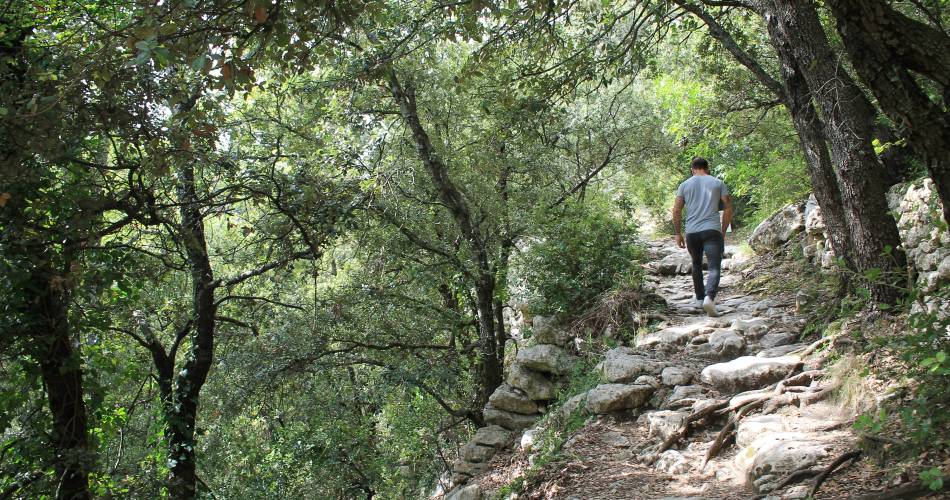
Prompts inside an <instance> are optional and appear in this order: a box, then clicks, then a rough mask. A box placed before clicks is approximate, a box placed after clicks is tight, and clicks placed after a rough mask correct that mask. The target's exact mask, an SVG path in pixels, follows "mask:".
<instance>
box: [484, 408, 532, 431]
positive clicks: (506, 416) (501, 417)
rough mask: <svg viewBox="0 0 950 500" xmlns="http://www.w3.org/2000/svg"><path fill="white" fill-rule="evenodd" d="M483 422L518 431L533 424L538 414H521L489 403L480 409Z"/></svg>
mask: <svg viewBox="0 0 950 500" xmlns="http://www.w3.org/2000/svg"><path fill="white" fill-rule="evenodd" d="M482 415H484V417H485V422H487V423H489V424H494V425H498V426H501V427H504V428H505V429H509V430H513V431H520V430H522V429H527V428H528V427H531V426H532V425H534V423H535V422H536V421H537V420H538V417H540V415H521V414H520V413H512V412H510V411H505V410H499V409H498V408H493V407H492V406H491V405H488V406H485V408H484V409H483V410H482Z"/></svg>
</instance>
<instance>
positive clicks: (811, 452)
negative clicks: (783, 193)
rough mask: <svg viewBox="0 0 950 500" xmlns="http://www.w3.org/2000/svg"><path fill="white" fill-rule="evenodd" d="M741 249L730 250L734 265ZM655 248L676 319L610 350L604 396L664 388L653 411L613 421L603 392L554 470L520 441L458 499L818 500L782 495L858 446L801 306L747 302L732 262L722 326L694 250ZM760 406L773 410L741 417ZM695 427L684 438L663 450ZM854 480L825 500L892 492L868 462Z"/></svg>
mask: <svg viewBox="0 0 950 500" xmlns="http://www.w3.org/2000/svg"><path fill="white" fill-rule="evenodd" d="M734 250H735V249H734V248H730V249H727V255H729V254H733V253H735V252H734ZM649 251H650V252H651V254H652V255H651V256H652V259H651V264H650V265H649V266H648V269H649V274H648V278H647V280H648V285H647V286H648V287H650V288H652V289H653V290H654V291H655V292H656V293H657V294H658V295H660V296H661V297H663V299H664V300H665V301H666V302H667V304H668V306H669V317H668V321H665V322H664V323H663V324H661V325H659V329H658V330H657V331H655V332H652V333H649V334H647V335H643V336H641V337H640V338H638V339H637V341H636V345H634V346H629V347H620V348H617V349H614V350H612V351H610V352H608V353H607V355H606V357H605V361H604V363H602V366H601V370H603V372H604V376H605V378H606V379H607V380H606V381H605V382H607V383H608V384H605V385H610V386H611V388H613V389H616V388H617V387H619V388H620V389H621V390H623V389H624V388H629V389H631V390H634V389H636V388H642V387H644V386H645V385H651V386H652V387H653V389H652V390H650V393H651V394H652V396H651V397H650V399H649V401H647V402H639V403H637V404H629V405H626V406H627V407H622V409H621V410H620V411H602V412H601V411H598V410H597V409H596V408H599V406H596V405H593V404H592V402H591V400H592V399H593V398H594V396H593V394H594V393H595V392H596V391H598V390H599V389H601V387H603V386H598V387H597V388H595V389H593V390H591V391H590V392H588V393H586V395H585V397H586V398H587V409H588V412H589V413H593V414H594V415H593V416H591V417H589V418H588V420H587V423H586V424H585V425H584V426H583V427H581V428H580V429H578V430H577V431H576V432H574V433H573V434H572V436H571V437H570V438H569V439H568V440H567V441H566V442H565V443H564V445H563V447H562V448H561V449H560V451H559V453H558V455H557V457H556V458H555V459H553V460H551V461H550V462H548V463H544V464H542V465H540V466H537V465H536V466H534V467H533V468H532V467H531V466H532V464H533V463H534V460H536V459H537V457H536V456H532V455H531V453H530V452H527V453H526V452H525V450H521V449H519V442H520V440H519V439H515V440H514V448H515V451H513V452H503V451H500V452H499V453H497V454H495V455H494V457H491V456H490V455H489V457H490V460H486V463H484V464H477V465H479V466H480V470H479V473H478V474H477V477H474V478H472V480H471V481H469V482H468V484H469V486H467V487H465V486H462V487H457V488H456V489H454V490H453V491H451V492H450V493H449V494H448V495H447V497H448V498H455V499H467V498H482V497H487V498H492V497H495V496H498V495H499V493H498V491H499V488H500V487H502V486H503V485H505V484H508V483H510V482H511V481H512V480H514V479H516V478H517V477H519V476H522V475H524V474H525V473H526V471H529V470H530V472H529V475H530V476H531V477H530V484H529V487H528V488H527V489H526V491H524V492H523V493H522V494H521V495H520V496H518V497H517V498H538V499H541V498H543V499H548V498H551V499H555V498H556V499H627V498H630V499H671V500H672V499H719V498H721V499H732V498H752V497H755V496H756V495H762V496H764V495H766V494H768V495H769V496H767V497H766V498H769V499H772V500H779V499H794V498H806V497H807V496H808V494H809V490H810V488H811V482H810V481H805V482H802V483H799V484H797V485H795V484H793V485H790V486H788V487H782V488H779V489H775V487H776V486H777V485H778V484H779V483H780V482H782V480H783V479H784V478H786V477H787V476H788V474H789V473H791V472H793V471H795V470H797V469H800V468H808V467H812V468H820V467H824V466H825V465H827V464H828V463H830V462H832V461H833V460H834V459H835V458H836V457H838V456H840V455H841V454H843V453H845V452H848V451H851V450H853V449H854V447H855V442H856V437H855V436H854V434H853V433H852V432H851V430H850V429H851V427H850V420H849V418H850V417H848V416H846V415H842V414H841V412H840V411H839V410H838V409H837V408H836V407H835V406H834V405H832V404H829V403H828V402H826V401H823V400H822V397H821V396H822V395H827V394H828V393H830V392H829V391H827V389H828V388H829V387H830V386H831V384H832V383H833V382H832V381H831V378H832V377H831V376H830V375H829V374H827V373H825V372H824V371H823V370H821V361H820V360H817V361H816V360H815V359H814V357H813V356H806V353H804V352H803V351H806V350H807V349H808V348H809V344H807V343H805V342H803V341H802V339H800V338H799V334H800V331H801V329H802V326H803V325H804V320H803V319H802V318H801V317H799V316H798V315H797V314H796V311H795V300H794V297H763V296H757V295H747V294H744V293H742V292H741V287H740V286H739V283H740V280H742V279H743V277H742V274H741V272H740V271H738V270H736V269H734V267H736V266H738V265H739V264H740V259H738V258H730V259H729V260H727V261H726V266H727V267H729V268H730V269H728V270H726V271H725V272H724V275H723V279H722V287H721V292H720V296H719V304H720V306H719V309H720V312H721V316H719V317H716V318H710V317H707V316H706V314H705V313H704V312H703V311H702V310H701V309H700V308H699V307H698V305H697V303H696V301H695V299H694V298H693V293H692V281H691V279H690V277H689V276H688V275H686V274H681V273H683V272H684V271H686V270H687V268H688V265H687V263H688V261H687V259H688V257H687V256H686V255H685V251H682V250H679V249H677V248H675V247H674V246H672V244H671V242H654V243H651V244H650V245H649ZM806 340H813V339H806ZM812 347H814V346H812ZM637 363H640V364H639V365H638V364H637ZM803 372H805V373H804V375H798V376H796V375H797V374H802V373H803ZM618 373H620V375H617V374H618ZM631 374H632V375H631ZM638 374H639V375H638ZM611 378H613V380H612V379H611ZM783 380H788V381H789V382H787V383H786V382H781V381H783ZM780 382H781V384H780V385H779V389H776V386H777V385H778V384H779V383H780ZM786 384H787V385H788V387H785V385H786ZM647 389H650V388H647ZM756 391H758V392H756ZM765 391H768V392H765ZM739 394H741V395H742V396H739V398H736V396H737V395H739ZM754 400H757V401H758V402H759V403H761V404H759V405H758V406H757V405H755V404H753V405H750V406H749V407H748V408H745V409H743V408H742V407H741V406H740V405H741V404H742V403H743V402H748V401H754ZM781 403H786V404H781ZM789 403H790V404H789ZM581 404H583V403H581ZM621 404H623V403H621ZM716 404H720V405H723V404H728V405H729V408H726V409H724V410H722V411H720V412H718V414H717V415H718V416H716V417H714V418H709V419H708V421H705V422H702V423H703V425H697V426H695V427H693V426H688V425H685V424H684V421H687V420H688V418H689V416H690V415H692V414H694V413H697V412H702V411H703V409H704V408H708V407H710V406H712V405H716ZM610 408H615V407H614V406H610ZM730 408H733V409H734V411H729V409H730ZM743 412H747V413H745V414H744V415H743V416H741V417H740V418H739V419H737V422H738V423H737V425H736V427H735V434H732V435H730V436H729V438H728V439H727V441H726V445H725V446H723V448H722V451H721V452H719V453H718V454H717V456H715V457H714V458H712V459H711V460H710V461H709V462H708V463H705V462H706V456H707V453H708V452H709V450H710V448H711V447H712V446H713V445H714V442H715V441H716V439H717V435H718V434H719V433H720V431H721V430H722V429H723V427H724V426H725V425H726V423H727V422H728V421H729V419H730V418H733V417H734V416H735V415H736V414H737V413H743ZM684 428H688V432H687V433H686V436H685V438H683V439H681V440H677V441H676V442H674V443H673V444H672V446H670V447H669V448H670V449H669V450H666V451H664V450H662V449H659V446H660V443H662V442H664V441H666V440H667V439H668V438H669V437H670V436H671V435H673V434H675V433H677V432H682V431H683V429H684ZM529 432H531V431H529ZM514 434H515V435H516V436H521V434H520V432H515V433H514ZM704 464H705V465H704ZM842 471H843V472H840V473H838V474H836V475H832V476H831V479H830V480H828V481H827V483H826V484H824V485H822V487H821V490H820V492H819V494H818V496H817V497H818V498H848V497H850V496H852V495H853V494H856V492H857V491H869V490H875V489H882V488H883V487H884V485H883V483H882V481H883V479H882V478H881V477H879V476H880V475H877V476H874V474H873V472H872V471H871V469H869V468H867V467H864V466H862V465H860V464H859V465H854V464H851V463H850V462H848V463H846V464H845V465H844V466H843V468H842ZM854 481H858V482H857V483H855V482H854ZM466 488H467V489H466ZM773 489H775V490H774V491H773ZM476 494H477V495H476ZM486 494H487V496H485V495H486ZM466 495H468V496H466ZM502 497H504V495H502Z"/></svg>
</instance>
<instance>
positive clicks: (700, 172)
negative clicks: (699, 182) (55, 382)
mask: <svg viewBox="0 0 950 500" xmlns="http://www.w3.org/2000/svg"><path fill="white" fill-rule="evenodd" d="M693 175H694V176H703V175H709V173H708V172H706V171H705V170H699V171H697V172H693Z"/></svg>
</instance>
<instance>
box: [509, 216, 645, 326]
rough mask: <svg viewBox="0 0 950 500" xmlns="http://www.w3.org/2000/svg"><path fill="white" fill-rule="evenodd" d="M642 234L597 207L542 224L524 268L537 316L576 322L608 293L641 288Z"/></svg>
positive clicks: (524, 257) (523, 258)
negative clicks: (623, 288) (632, 287)
mask: <svg viewBox="0 0 950 500" xmlns="http://www.w3.org/2000/svg"><path fill="white" fill-rule="evenodd" d="M636 234H637V232H636V228H635V226H634V225H633V224H631V222H630V221H629V220H626V219H623V218H620V217H617V216H615V215H613V214H611V213H610V211H609V210H608V209H607V208H606V207H603V206H599V205H594V204H589V205H581V206H574V207H569V208H568V209H567V211H566V212H565V213H564V214H561V215H559V216H557V217H555V218H551V219H549V222H547V223H544V224H542V226H541V230H540V234H539V235H538V240H537V241H536V242H535V243H534V244H532V245H531V246H530V247H529V248H528V249H526V250H525V251H524V252H523V253H522V254H521V255H520V257H519V262H518V268H519V269H520V275H521V278H522V282H523V285H524V288H525V290H526V292H527V295H528V302H529V303H530V306H531V310H532V311H533V312H535V313H537V314H543V315H564V316H568V317H570V316H574V315H577V314H578V313H580V312H581V311H583V310H584V309H585V308H586V307H588V306H589V305H590V304H591V303H592V302H593V300H594V299H595V298H596V297H597V296H598V295H600V294H601V293H603V292H605V291H607V290H611V289H614V288H621V287H624V286H631V285H637V284H639V283H640V280H641V278H642V273H641V266H640V263H641V260H642V256H643V250H642V248H641V247H640V245H639V244H638V243H637V240H636Z"/></svg>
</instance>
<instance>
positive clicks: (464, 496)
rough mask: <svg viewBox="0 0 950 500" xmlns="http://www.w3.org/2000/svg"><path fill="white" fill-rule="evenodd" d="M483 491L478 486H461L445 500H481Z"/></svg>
mask: <svg viewBox="0 0 950 500" xmlns="http://www.w3.org/2000/svg"><path fill="white" fill-rule="evenodd" d="M481 499H482V489H481V487H480V486H478V485H477V484H469V485H466V486H459V487H458V488H455V489H454V490H452V491H450V492H449V493H448V495H446V497H445V500H481Z"/></svg>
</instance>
